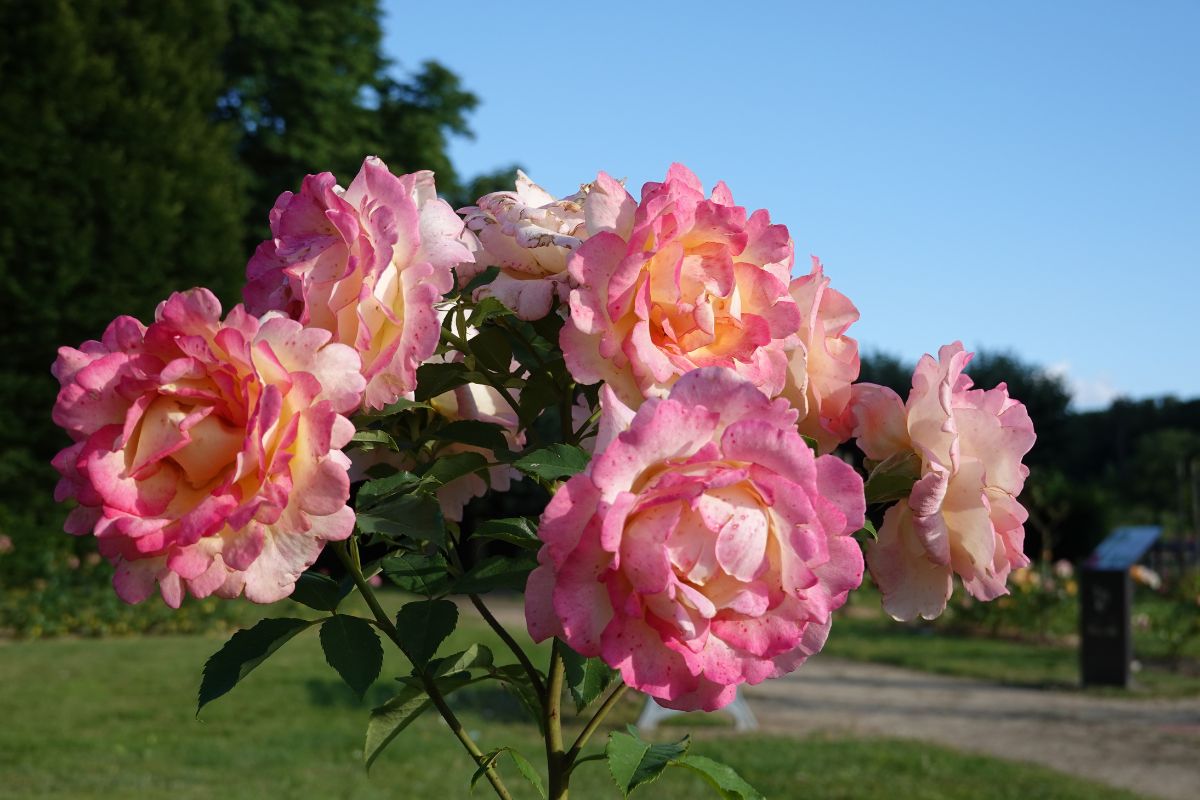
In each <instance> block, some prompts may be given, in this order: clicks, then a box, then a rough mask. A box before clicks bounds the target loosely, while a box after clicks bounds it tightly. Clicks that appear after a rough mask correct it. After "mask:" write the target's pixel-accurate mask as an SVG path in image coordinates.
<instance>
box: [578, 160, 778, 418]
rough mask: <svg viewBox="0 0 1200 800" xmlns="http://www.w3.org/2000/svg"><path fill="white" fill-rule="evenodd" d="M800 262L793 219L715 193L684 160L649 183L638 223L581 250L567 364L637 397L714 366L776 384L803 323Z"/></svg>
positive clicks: (768, 386) (631, 400)
mask: <svg viewBox="0 0 1200 800" xmlns="http://www.w3.org/2000/svg"><path fill="white" fill-rule="evenodd" d="M631 203H632V198H629V199H628V200H627V201H625V202H624V203H620V204H614V205H615V206H616V207H621V208H632V205H631ZM627 217H628V213H627V212H622V214H621V215H620V216H619V218H620V219H625V218H627ZM791 268H792V240H791V237H790V236H789V235H788V231H787V228H786V227H784V226H783V225H772V224H771V220H770V216H769V215H768V214H767V212H766V211H762V210H759V211H755V212H754V213H753V214H752V215H750V216H749V217H747V216H746V210H745V209H744V208H742V207H741V206H735V205H734V204H733V196H732V195H731V194H730V192H729V189H728V187H726V186H725V184H724V183H721V184H718V185H717V187H716V188H715V189H714V190H713V192H712V195H711V197H709V198H705V196H704V192H703V188H702V186H701V185H700V181H699V180H698V179H697V178H696V176H695V175H694V174H692V173H691V172H690V171H689V170H688V169H687V168H686V167H684V166H682V165H680V164H675V165H673V166H672V167H671V169H670V171H669V172H668V173H667V179H666V180H665V181H664V182H663V183H647V184H646V185H645V186H644V187H643V188H642V200H641V203H640V204H638V205H637V208H636V212H635V213H634V215H633V217H632V221H631V223H630V224H629V225H628V226H625V225H620V226H617V227H614V229H613V230H610V231H601V232H597V233H594V234H593V235H592V236H591V238H589V239H588V240H587V241H586V242H584V243H583V244H582V245H580V247H579V249H578V250H577V251H576V252H575V253H574V254H573V255H572V256H571V259H570V262H569V264H568V267H567V269H568V272H569V274H570V277H571V279H572V280H573V281H574V282H575V283H576V284H577V285H578V288H577V289H573V290H572V291H571V301H570V302H571V308H570V317H569V319H568V321H567V324H566V325H565V326H564V327H563V330H562V337H561V344H562V351H563V356H564V357H565V358H566V361H567V366H568V367H569V368H570V370H571V374H572V375H574V376H575V379H576V380H578V381H579V382H580V383H595V382H596V381H604V382H605V383H606V384H607V385H609V386H611V387H612V389H613V391H614V392H616V393H617V395H618V397H620V398H621V400H622V401H623V402H625V403H626V404H628V405H630V406H632V407H635V408H636V407H637V406H638V405H640V404H641V402H642V400H643V399H644V398H646V397H663V396H665V395H666V393H667V391H668V390H669V389H670V386H671V384H673V383H674V382H675V381H676V380H678V379H679V377H680V376H681V375H683V374H684V373H686V372H689V371H691V370H693V369H695V368H697V367H707V366H720V367H728V368H731V369H733V370H734V371H736V372H737V373H738V374H739V375H742V376H743V377H745V378H748V379H749V380H750V381H751V382H752V383H753V384H754V385H755V386H757V387H758V388H759V389H761V390H763V391H764V392H766V393H767V394H768V395H772V396H774V395H776V394H778V393H779V392H780V391H781V390H782V389H783V387H784V383H785V380H786V375H787V360H788V357H787V352H786V351H787V350H788V349H790V348H791V347H794V342H795V337H796V334H797V331H798V329H799V327H800V313H799V311H798V309H797V308H796V302H795V301H794V300H793V299H792V297H791V296H790V295H789V294H788V281H789V273H790V271H791Z"/></svg>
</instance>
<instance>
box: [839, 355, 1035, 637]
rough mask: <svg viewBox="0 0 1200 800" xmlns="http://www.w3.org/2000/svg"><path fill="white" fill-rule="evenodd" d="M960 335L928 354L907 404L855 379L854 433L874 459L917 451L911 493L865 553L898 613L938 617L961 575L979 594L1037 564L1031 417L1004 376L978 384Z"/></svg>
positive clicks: (1001, 587) (998, 589) (1000, 589)
mask: <svg viewBox="0 0 1200 800" xmlns="http://www.w3.org/2000/svg"><path fill="white" fill-rule="evenodd" d="M971 356H972V354H971V353H968V352H966V351H964V350H963V346H962V344H961V343H959V342H955V343H954V344H949V345H946V346H944V347H942V348H941V350H940V351H939V352H938V360H937V361H935V360H934V359H933V358H932V357H930V356H928V355H926V356H924V357H923V358H922V359H921V361H920V363H919V364H918V365H917V368H916V371H915V372H914V373H913V384H912V391H911V392H910V393H909V396H908V401H907V403H904V402H902V401H901V400H900V397H899V396H898V395H897V394H896V393H895V392H893V391H892V390H891V389H888V388H886V387H882V386H875V385H872V384H860V385H858V386H856V387H855V391H854V400H853V414H854V417H855V427H854V435H855V436H856V437H857V438H858V446H859V447H860V448H861V449H862V451H863V452H864V453H865V454H866V455H867V457H868V458H870V459H872V460H874V461H877V462H884V461H886V460H888V459H895V458H896V457H897V456H906V455H908V454H912V455H913V456H915V458H916V460H917V462H918V463H919V467H918V469H917V473H916V475H915V477H916V478H917V480H916V482H915V484H914V485H913V489H912V494H911V495H910V496H909V497H908V499H907V500H906V501H902V502H900V503H897V504H896V505H894V506H892V507H891V508H890V509H888V511H887V514H886V515H885V516H884V519H883V525H882V526H881V527H880V529H879V539H878V541H876V542H875V543H874V544H873V545H871V547H870V548H869V549H868V551H867V565H868V567H869V568H870V570H871V577H872V578H874V580H875V582H876V583H877V584H878V585H879V589H880V591H881V592H882V594H883V605H884V608H885V609H886V610H887V612H888V613H889V614H891V615H892V616H893V617H895V618H896V619H899V620H908V619H913V618H914V617H917V616H921V617H924V618H926V619H933V618H934V617H936V616H938V615H939V614H941V613H942V611H944V610H945V608H946V601H947V600H948V599H949V598H950V593H951V591H952V589H953V580H952V578H953V575H955V574H957V575H958V576H959V578H960V579H961V580H962V583H963V586H964V587H965V588H966V590H967V591H968V592H970V593H971V595H972V596H973V597H975V598H977V599H979V600H991V599H993V598H995V597H998V596H1000V595H1002V594H1005V593H1007V591H1008V590H1007V589H1006V588H1005V580H1006V579H1007V577H1008V574H1009V572H1010V571H1011V570H1013V569H1016V568H1019V567H1023V566H1025V565H1027V564H1028V563H1029V559H1028V558H1027V557H1026V556H1025V553H1024V551H1023V550H1022V546H1023V544H1024V540H1025V529H1024V523H1025V520H1026V518H1027V517H1028V514H1027V513H1026V511H1025V509H1024V507H1023V506H1022V505H1021V504H1020V503H1019V502H1017V499H1016V498H1017V495H1018V494H1020V492H1021V488H1022V486H1023V485H1024V483H1025V477H1026V476H1027V475H1028V474H1029V469H1028V468H1027V467H1026V466H1024V465H1023V464H1022V463H1021V458H1022V457H1023V456H1024V455H1025V454H1026V453H1027V452H1029V449H1030V448H1031V447H1033V442H1034V433H1033V423H1032V422H1031V421H1030V419H1029V414H1028V412H1026V410H1025V406H1023V405H1022V404H1021V403H1019V402H1017V401H1016V400H1013V399H1012V398H1011V397H1009V396H1008V390H1007V388H1006V387H1005V385H1004V384H1000V385H999V386H997V387H996V388H995V389H990V390H987V391H984V390H982V389H972V388H971V385H972V384H971V379H970V377H968V376H967V375H966V374H964V372H963V370H964V369H965V368H966V366H967V364H968V363H969V362H970V360H971Z"/></svg>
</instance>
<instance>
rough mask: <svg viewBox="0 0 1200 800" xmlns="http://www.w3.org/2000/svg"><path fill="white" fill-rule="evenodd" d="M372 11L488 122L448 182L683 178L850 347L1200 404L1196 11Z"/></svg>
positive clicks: (1102, 398) (562, 187) (1072, 7)
mask: <svg viewBox="0 0 1200 800" xmlns="http://www.w3.org/2000/svg"><path fill="white" fill-rule="evenodd" d="M385 6H386V7H387V11H388V13H387V17H386V19H385V27H386V49H387V52H388V53H389V55H391V56H392V57H393V58H394V59H396V60H397V61H399V62H400V66H401V68H413V67H415V66H416V65H417V64H419V63H420V62H421V61H423V60H425V59H429V58H435V59H437V60H439V61H441V62H442V63H443V64H445V65H446V66H447V67H449V68H450V69H452V70H453V71H455V72H456V73H458V74H459V75H460V76H461V77H462V79H463V82H464V83H465V85H466V87H467V88H469V89H470V90H472V91H474V92H475V93H477V94H478V95H479V96H480V98H481V99H482V101H483V102H482V104H481V107H480V108H479V110H478V111H477V113H475V114H474V115H473V117H472V120H471V124H472V126H473V127H474V129H475V132H476V139H475V140H474V141H458V142H455V143H454V145H453V147H452V155H453V158H454V161H455V164H456V166H457V167H458V168H459V169H460V170H461V171H462V172H463V173H464V174H471V173H475V172H481V171H485V170H492V169H495V168H497V167H499V166H502V165H505V164H509V163H513V162H516V163H519V164H521V165H522V166H523V167H524V168H525V170H526V171H527V172H528V173H529V174H530V176H531V177H533V179H534V180H535V181H537V182H539V183H541V184H542V185H543V186H545V187H546V188H547V189H549V190H550V191H551V192H554V193H556V194H563V193H569V192H572V191H574V190H575V188H576V187H577V185H578V184H579V183H581V182H584V181H587V180H590V179H591V178H592V177H593V176H594V174H595V172H596V171H597V170H599V169H603V170H606V171H608V172H609V173H611V174H613V175H615V176H618V177H627V178H628V179H629V185H630V187H631V189H632V190H633V191H634V194H635V196H636V195H637V193H638V190H639V189H640V186H641V184H642V183H643V182H645V181H647V180H658V179H661V177H662V176H663V175H664V173H665V171H666V168H667V166H668V165H669V164H670V163H671V162H672V161H682V162H683V163H685V164H687V165H688V166H690V167H691V168H692V169H693V170H694V171H695V172H696V173H697V174H699V176H700V177H701V179H702V180H703V181H704V182H705V183H706V184H708V185H711V184H713V183H715V182H716V181H718V180H722V179H723V180H725V181H726V182H727V183H728V184H729V186H730V187H731V189H732V190H733V194H734V199H735V200H736V201H737V202H738V203H739V204H742V205H745V206H747V207H748V208H750V209H754V208H766V209H768V210H769V211H770V212H771V216H772V219H773V220H774V221H776V222H782V223H784V224H786V225H787V226H788V228H789V229H790V230H791V233H792V236H793V238H794V239H795V242H796V253H797V263H798V266H799V265H804V266H805V268H806V265H807V255H808V254H810V253H812V254H815V255H818V256H820V257H821V259H822V261H823V262H824V263H825V266H826V271H827V273H828V274H829V275H830V276H831V277H832V279H833V282H834V286H835V287H836V288H838V289H840V290H841V291H843V292H844V293H846V294H847V295H849V296H850V298H851V299H852V300H854V302H855V303H856V304H857V305H858V308H859V310H860V312H861V313H862V320H861V321H860V322H859V323H857V324H856V325H855V326H854V328H852V329H851V330H852V332H853V333H854V334H855V335H856V336H857V337H858V339H859V341H860V342H861V343H862V345H863V346H864V348H868V349H870V348H877V349H882V350H885V351H888V352H892V353H894V354H896V355H900V356H903V357H906V358H915V357H916V356H918V355H920V354H921V353H923V352H927V351H929V352H935V351H936V349H937V347H938V346H939V345H941V344H943V343H946V342H949V341H952V340H954V339H958V338H961V339H962V340H963V341H964V342H965V343H966V345H967V346H968V347H969V348H974V347H986V348H1007V349H1012V350H1014V351H1016V352H1017V353H1019V354H1020V355H1021V356H1023V357H1025V358H1027V359H1029V360H1032V361H1035V362H1037V363H1040V364H1043V365H1047V366H1052V367H1054V368H1056V369H1060V370H1063V371H1065V373H1066V375H1067V377H1068V379H1069V380H1070V381H1071V383H1072V385H1073V386H1074V387H1075V388H1076V400H1077V405H1078V406H1080V407H1084V408H1086V407H1092V406H1095V405H1097V404H1103V403H1106V402H1107V400H1109V399H1110V398H1111V397H1112V396H1114V395H1115V394H1123V395H1128V396H1133V397H1144V396H1150V395H1160V394H1167V393H1172V394H1176V395H1179V396H1182V397H1193V396H1200V2H1195V0H1185V1H1184V2H1163V1H1162V0H1154V1H1153V2H1144V1H1141V0H1130V2H1124V3H1104V2H1065V1H1063V0H1055V2H1044V1H1043V2H1004V3H992V2H898V1H896V2H877V3H867V2H854V3H828V2H825V3H809V2H797V3H782V2H781V3H746V4H744V5H738V4H731V3H719V4H718V3H705V2H696V1H695V0H693V2H688V3H676V2H652V1H651V0H642V1H641V2H605V3H570V2H563V3H527V2H514V3H470V2H468V3H420V4H418V3H404V2H395V0H393V1H392V2H386V3H385Z"/></svg>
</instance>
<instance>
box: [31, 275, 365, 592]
mask: <svg viewBox="0 0 1200 800" xmlns="http://www.w3.org/2000/svg"><path fill="white" fill-rule="evenodd" d="M330 338H331V337H330V334H329V333H328V332H327V331H324V330H321V329H317V328H303V327H301V325H300V323H298V322H296V321H294V320H291V319H288V318H286V317H283V316H281V315H277V314H269V315H267V316H265V317H264V318H263V319H261V320H259V319H256V318H254V317H252V316H250V315H249V314H247V313H246V312H245V311H244V310H243V309H242V307H241V306H238V307H236V308H234V309H233V310H232V311H231V312H230V313H229V315H228V317H226V318H225V319H224V320H222V319H221V306H220V303H219V302H218V300H217V298H216V297H214V296H213V294H212V293H211V292H209V291H208V290H207V289H194V290H192V291H189V292H184V293H181V294H173V295H171V297H170V298H169V299H168V300H166V301H165V302H163V303H162V304H160V305H159V307H158V310H157V312H156V314H155V321H154V322H153V323H151V324H150V325H149V327H146V326H144V325H142V324H141V323H140V322H138V321H137V320H136V319H133V318H132V317H118V318H117V319H115V320H114V321H113V322H112V323H111V324H110V325H109V326H108V328H107V329H106V330H105V332H104V335H103V337H102V338H101V340H100V341H89V342H85V343H84V344H83V345H82V346H80V348H79V349H74V348H70V347H64V348H61V349H60V350H59V356H58V360H57V361H56V362H55V364H54V374H55V376H56V377H57V378H58V380H59V382H60V383H61V384H62V389H61V391H60V392H59V395H58V402H57V403H56V404H55V406H54V414H53V415H54V421H55V422H56V423H57V424H58V425H60V426H62V427H63V428H64V429H66V431H67V432H68V433H69V434H70V435H71V438H72V439H74V440H75V443H74V444H73V445H71V446H70V447H68V448H66V449H64V450H63V451H62V452H60V453H59V454H58V456H57V457H56V458H55V459H54V465H55V467H57V469H58V471H59V473H60V474H61V475H62V479H61V480H60V481H59V484H58V488H57V490H56V493H55V496H56V498H57V499H58V500H66V499H68V498H70V499H74V500H75V501H77V503H78V506H77V507H76V508H75V509H74V510H73V511H72V512H71V515H70V517H69V518H68V520H67V523H66V528H67V530H68V531H69V532H70V533H74V534H77V535H86V534H88V533H92V534H95V536H96V538H97V539H98V540H99V548H100V552H101V554H103V555H104V556H105V557H106V558H108V560H109V561H111V562H112V563H113V565H114V566H115V567H116V574H115V576H114V578H113V584H114V586H115V588H116V590H117V594H118V595H120V597H121V598H122V599H123V600H125V601H127V602H131V603H136V602H140V601H141V600H144V599H145V598H146V597H148V596H149V595H150V594H151V593H152V592H153V591H154V586H155V583H157V584H158V587H159V590H160V592H161V594H162V596H163V599H164V600H165V601H166V602H167V604H168V605H170V606H173V607H178V606H179V604H180V602H181V601H182V599H183V595H184V591H185V590H186V591H190V592H191V594H193V595H194V596H196V597H206V596H208V595H210V594H214V593H215V594H218V595H220V596H222V597H235V596H237V595H239V594H241V593H243V591H244V592H245V595H246V597H247V598H249V599H250V600H253V601H255V602H258V603H270V602H274V601H276V600H280V599H282V598H284V597H287V596H288V595H289V594H291V592H292V589H293V588H294V586H295V582H296V579H297V578H298V577H299V576H300V573H301V572H303V571H304V570H305V568H307V567H308V566H310V565H311V564H312V563H313V562H314V561H315V560H316V558H317V555H318V554H319V553H320V552H321V549H322V547H323V546H324V544H325V542H328V541H333V540H338V539H344V538H346V537H347V536H349V535H350V534H351V532H352V531H353V529H354V512H353V511H352V510H351V509H350V508H349V507H348V506H347V505H346V503H347V500H348V498H349V480H348V478H347V474H346V470H347V467H348V466H349V461H348V459H347V458H346V457H345V456H344V455H343V454H342V453H341V451H340V449H339V448H341V447H343V446H344V445H345V444H346V443H347V442H349V440H350V438H351V437H352V436H353V435H354V426H353V425H352V424H351V423H350V421H349V420H348V419H347V418H346V417H345V416H343V415H344V414H347V413H350V412H352V411H354V410H355V409H356V408H358V406H359V404H360V402H361V399H362V391H363V386H364V380H363V377H362V375H361V374H360V361H359V357H358V355H357V354H356V353H355V352H354V350H353V349H351V348H350V347H346V346H344V345H340V344H332V343H330Z"/></svg>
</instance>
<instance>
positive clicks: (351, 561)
mask: <svg viewBox="0 0 1200 800" xmlns="http://www.w3.org/2000/svg"><path fill="white" fill-rule="evenodd" d="M334 550H335V551H336V552H337V554H338V558H340V559H341V560H342V563H343V564H345V565H346V569H347V570H348V571H349V572H350V577H351V578H352V579H353V580H354V585H355V586H357V587H358V591H359V592H360V593H361V594H362V596H363V599H364V600H366V601H367V606H368V607H369V608H370V609H371V613H372V614H374V615H375V621H376V623H378V626H379V628H380V630H382V631H383V632H384V633H386V634H387V636H388V638H389V639H391V640H392V641H393V642H394V643H395V645H396V647H398V648H400V652H402V653H404V655H405V657H408V652H407V651H406V650H405V649H404V644H403V643H402V642H401V640H400V632H399V631H397V630H396V626H395V625H394V624H392V620H391V618H390V617H389V616H388V614H387V612H386V611H384V610H383V606H381V605H380V604H379V598H377V597H376V596H375V590H374V589H372V588H371V584H369V583H367V579H366V578H364V577H363V574H362V567H361V566H360V565H359V559H358V547H357V545H356V544H355V543H354V540H353V539H351V540H350V545H349V547H347V546H346V543H345V542H337V543H336V544H335V546H334ZM409 660H410V661H411V660H412V659H411V658H409ZM413 671H414V672H415V673H416V675H417V677H418V678H419V679H420V681H421V684H422V686H424V688H425V693H426V694H428V695H429V699H430V700H431V701H432V702H433V705H434V707H435V708H437V710H438V713H440V714H441V715H442V719H444V720H446V724H447V725H448V726H449V727H450V730H452V731H454V735H455V736H457V737H458V740H459V741H460V742H462V745H463V747H465V748H466V750H467V752H468V753H470V754H471V758H472V760H474V762H475V765H476V766H481V765H483V764H485V763H487V758H486V757H485V756H484V754H483V751H482V750H480V749H479V745H477V744H475V740H474V739H472V738H471V736H470V734H468V733H467V730H466V728H464V727H463V724H462V722H460V721H459V719H458V717H457V716H456V715H455V713H454V712H453V711H452V710H451V709H450V706H448V705H446V698H445V697H444V696H443V695H442V693H441V691H440V690H439V689H438V688H437V684H436V683H435V682H434V680H433V678H431V677H430V676H429V674H428V673H427V672H425V670H424V669H421V668H419V667H417V666H416V664H413ZM484 775H486V776H487V779H488V783H490V784H491V785H492V788H493V789H495V790H496V795H497V796H498V797H500V798H501V800H512V795H511V794H509V793H508V788H507V787H505V785H504V781H503V780H501V779H500V774H499V773H498V772H496V768H495V766H494V765H493V764H491V763H488V765H487V768H486V769H485V770H484Z"/></svg>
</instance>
